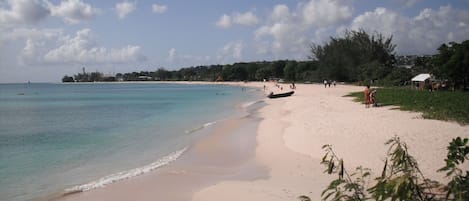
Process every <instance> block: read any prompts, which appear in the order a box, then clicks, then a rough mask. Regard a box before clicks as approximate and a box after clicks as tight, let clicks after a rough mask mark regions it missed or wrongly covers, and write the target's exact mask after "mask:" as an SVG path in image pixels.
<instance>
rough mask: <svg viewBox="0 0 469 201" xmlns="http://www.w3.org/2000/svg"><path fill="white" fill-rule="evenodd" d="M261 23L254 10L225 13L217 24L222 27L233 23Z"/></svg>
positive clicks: (246, 24) (250, 24) (251, 24)
mask: <svg viewBox="0 0 469 201" xmlns="http://www.w3.org/2000/svg"><path fill="white" fill-rule="evenodd" d="M258 23H259V19H258V18H257V16H256V15H254V14H253V13H252V12H245V13H234V14H232V15H227V14H223V15H222V16H221V17H220V18H219V19H218V21H217V22H216V25H217V26H218V27H221V28H229V27H231V26H232V25H233V24H237V25H243V26H253V25H257V24H258Z"/></svg>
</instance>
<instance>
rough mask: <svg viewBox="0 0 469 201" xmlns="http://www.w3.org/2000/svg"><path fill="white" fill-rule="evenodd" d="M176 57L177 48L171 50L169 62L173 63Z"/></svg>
mask: <svg viewBox="0 0 469 201" xmlns="http://www.w3.org/2000/svg"><path fill="white" fill-rule="evenodd" d="M175 57H176V49H175V48H171V49H170V50H169V55H168V60H169V62H173V61H174V59H175Z"/></svg>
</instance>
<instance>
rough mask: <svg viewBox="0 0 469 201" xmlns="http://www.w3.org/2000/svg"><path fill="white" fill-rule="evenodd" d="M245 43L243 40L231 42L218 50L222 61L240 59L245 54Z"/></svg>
mask: <svg viewBox="0 0 469 201" xmlns="http://www.w3.org/2000/svg"><path fill="white" fill-rule="evenodd" d="M244 46H245V45H244V43H243V42H242V41H236V42H229V43H227V44H226V45H224V46H223V47H222V48H221V49H220V50H219V51H218V56H217V58H218V60H219V62H222V63H229V62H234V61H239V60H241V59H242V56H243V49H244Z"/></svg>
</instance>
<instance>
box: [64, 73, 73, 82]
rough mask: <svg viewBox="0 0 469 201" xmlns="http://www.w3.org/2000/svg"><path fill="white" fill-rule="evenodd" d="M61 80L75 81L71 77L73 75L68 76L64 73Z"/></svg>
mask: <svg viewBox="0 0 469 201" xmlns="http://www.w3.org/2000/svg"><path fill="white" fill-rule="evenodd" d="M62 82H75V80H74V79H73V77H70V76H67V75H65V76H64V77H63V78H62Z"/></svg>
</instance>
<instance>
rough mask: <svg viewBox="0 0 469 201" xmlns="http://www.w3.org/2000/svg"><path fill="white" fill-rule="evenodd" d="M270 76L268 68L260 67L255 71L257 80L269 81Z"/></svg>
mask: <svg viewBox="0 0 469 201" xmlns="http://www.w3.org/2000/svg"><path fill="white" fill-rule="evenodd" d="M271 76H272V70H271V68H269V67H262V68H259V69H257V71H256V78H257V80H263V79H269V78H270V77H271Z"/></svg>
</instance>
